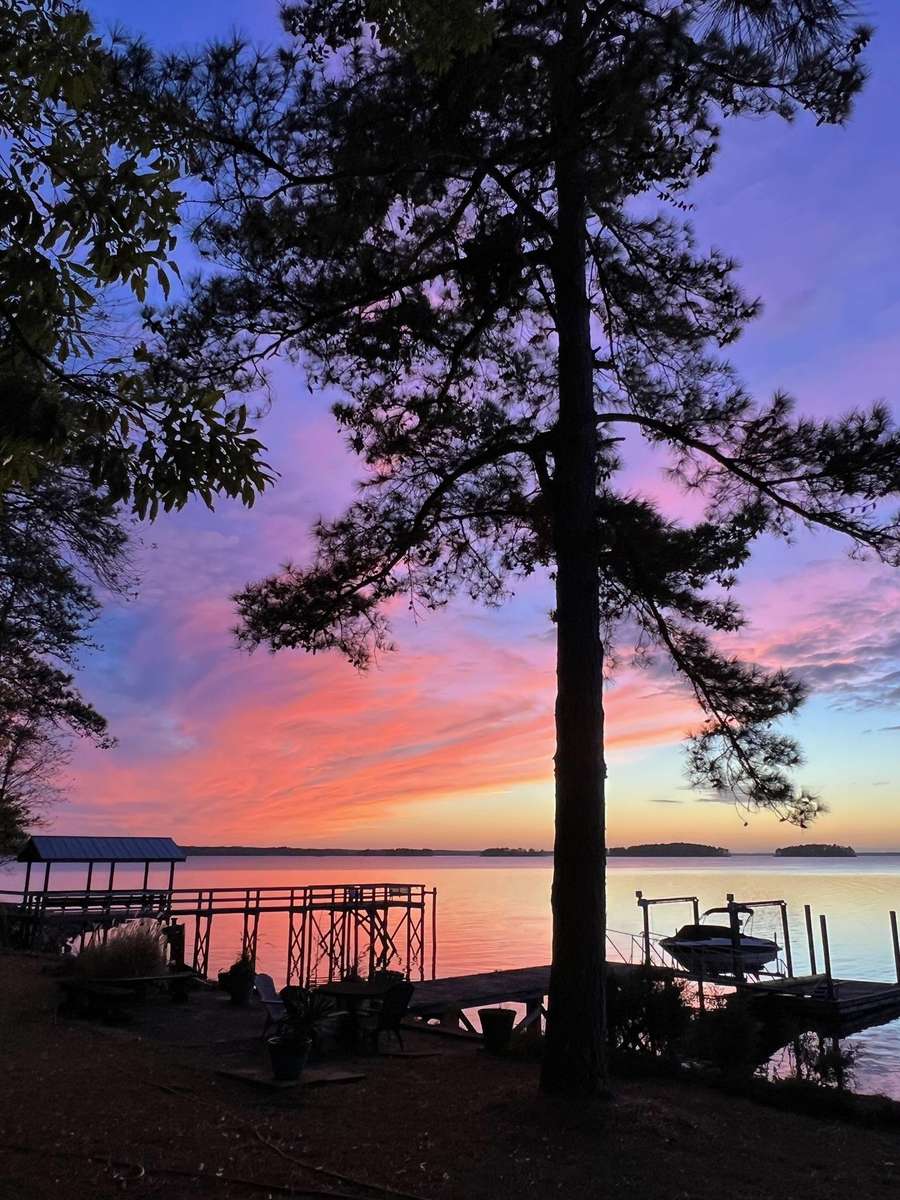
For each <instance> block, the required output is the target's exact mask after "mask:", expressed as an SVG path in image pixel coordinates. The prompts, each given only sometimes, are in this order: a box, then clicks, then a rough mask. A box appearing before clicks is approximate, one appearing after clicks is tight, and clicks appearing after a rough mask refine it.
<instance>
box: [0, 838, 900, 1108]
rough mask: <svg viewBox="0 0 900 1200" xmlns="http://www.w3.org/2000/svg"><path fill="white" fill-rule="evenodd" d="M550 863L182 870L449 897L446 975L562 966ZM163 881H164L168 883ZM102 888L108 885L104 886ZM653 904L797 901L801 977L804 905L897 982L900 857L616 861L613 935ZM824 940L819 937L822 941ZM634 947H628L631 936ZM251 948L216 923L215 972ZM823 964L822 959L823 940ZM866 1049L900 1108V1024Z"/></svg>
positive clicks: (2, 878)
mask: <svg viewBox="0 0 900 1200" xmlns="http://www.w3.org/2000/svg"><path fill="white" fill-rule="evenodd" d="M551 870H552V864H551V862H550V860H549V859H480V858H462V857H460V858H456V857H438V856H435V857H433V858H370V857H366V858H330V857H328V858H312V857H309V858H307V857H302V858H301V857H293V858H290V857H285V858H281V857H268V856H266V857H233V858H232V857H221V858H219V857H216V858H213V857H210V858H194V859H190V860H188V862H186V863H184V864H182V865H181V866H179V867H178V868H177V872H176V887H200V886H203V887H226V886H241V887H246V886H253V887H256V886H265V885H279V886H283V885H292V884H297V885H300V884H305V883H320V884H322V883H328V884H331V883H335V884H339V883H391V882H397V883H423V884H425V885H426V886H428V887H436V888H437V895H438V901H437V911H438V938H437V945H438V953H437V973H438V975H461V974H467V973H469V972H475V971H488V970H499V969H503V968H510V967H527V966H536V965H538V964H541V963H546V962H549V959H550V880H551ZM20 879H21V868H18V867H15V866H7V867H5V868H2V869H0V888H7V887H13V886H15V885H16V883H17V882H18V881H19V880H20ZM83 879H84V871H83V869H81V868H70V867H56V868H54V870H53V875H52V877H51V886H52V887H67V886H73V887H74V886H79V885H81V886H83ZM153 881H154V882H158V883H162V882H163V881H164V875H163V874H159V873H158V874H156V875H154V877H153ZM98 882H99V880H98ZM139 882H140V872H136V871H134V872H133V871H130V870H128V869H125V868H122V869H120V871H119V872H117V875H116V885H117V886H127V885H128V884H131V883H139ZM638 888H640V889H642V890H643V892H644V894H645V896H690V895H696V896H697V897H698V898H699V900H700V906H701V909H705V908H709V907H712V906H714V905H718V904H722V903H724V900H725V894H726V892H733V893H735V896H736V898H737V899H738V900H780V899H783V900H786V901H787V904H788V911H789V914H790V923H791V939H792V945H793V951H794V969H795V972H796V973H798V974H801V973H806V971H807V970H808V955H807V948H806V931H805V924H804V917H803V905H804V904H809V905H811V906H812V910H813V913H814V915H815V918H816V929H817V930H818V915H819V914H820V913H824V914H826V916H827V918H828V931H829V938H830V943H831V959H832V970H833V972H834V974H835V975H836V976H838V977H840V976H843V977H845V978H854V979H881V980H888V981H893V979H894V978H895V975H894V962H893V953H892V949H891V935H890V924H889V916H888V914H889V912H890V910H891V909H894V910H898V911H900V856H897V857H895V856H891V855H871V856H864V857H858V858H855V859H816V860H809V859H775V858H771V857H768V856H755V855H733V856H732V857H730V858H721V859H716V858H692V859H677V860H672V859H659V858H656V859H649V858H648V859H640V858H629V859H611V860H610V862H609V869H608V872H607V892H608V904H609V926H610V928H611V929H613V930H619V931H623V932H625V933H635V934H638V933H640V930H641V917H640V912H639V910H638V908H637V906H636V903H635V895H634V893H635V890H636V889H638ZM689 914H690V909H689V907H688V906H687V905H685V906H681V907H677V906H673V907H672V908H668V907H662V908H658V909H655V910H653V926H654V932H655V933H657V934H660V935H664V934H667V933H672V932H674V930H675V928H676V927H677V926H678V925H680V924H683V923H685V922H686V921H687V920H688V918H689ZM754 921H755V923H754V925H753V928H752V932H753V933H756V934H762V935H765V934H767V933H768V934H774V935H775V936H777V940H778V942H779V944H780V943H781V941H782V936H781V930H780V923H779V924H778V926H777V927H776V921H778V917H777V911H773V912H772V913H771V914H770V915H766V914H765V913H759V914H758V915H757V916H756V917H755V919H754ZM284 924H285V923H284V922H283V921H278V920H277V919H276V918H275V917H274V916H272V917H269V918H264V919H263V921H262V923H261V925H260V930H259V949H258V954H259V963H260V966H261V967H262V968H263V969H266V968H268V969H270V971H271V973H272V974H273V975H274V976H275V977H276V979H277V978H279V976H280V977H282V978H283V975H284V962H285V929H284ZM817 938H818V934H817ZM619 941H620V942H621V943H622V945H623V948H626V949H627V939H623V938H619ZM239 950H240V932H239V927H238V926H235V927H234V928H233V929H228V928H223V927H222V926H220V925H217V923H214V925H213V936H212V944H211V947H210V966H211V968H212V969H213V970H215V969H217V968H218V967H221V966H225V965H227V964H228V963H229V962H230V961H231V960H232V959H233V958H234V956H235V954H236V953H237V952H238V951H239ZM817 955H818V966H819V969H820V970H821V966H822V958H821V949H820V947H819V946H818V940H817ZM850 1042H851V1044H852V1045H854V1046H856V1047H858V1049H859V1059H858V1065H857V1071H856V1077H857V1087H858V1088H859V1090H861V1091H880V1092H884V1093H885V1094H888V1095H892V1096H894V1097H896V1098H900V1021H894V1022H892V1023H891V1024H888V1025H882V1026H879V1027H877V1028H874V1029H870V1030H866V1031H865V1032H864V1033H861V1034H858V1035H855V1036H854V1037H853V1038H852V1039H850Z"/></svg>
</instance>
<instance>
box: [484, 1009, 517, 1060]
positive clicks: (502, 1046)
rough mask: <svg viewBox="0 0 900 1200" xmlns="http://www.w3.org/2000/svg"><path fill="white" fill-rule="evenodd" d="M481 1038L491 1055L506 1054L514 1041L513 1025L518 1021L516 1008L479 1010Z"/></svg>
mask: <svg viewBox="0 0 900 1200" xmlns="http://www.w3.org/2000/svg"><path fill="white" fill-rule="evenodd" d="M478 1016H479V1018H480V1020H481V1036H482V1038H483V1040H484V1048H485V1050H487V1051H488V1052H489V1053H491V1054H504V1053H505V1052H506V1051H507V1050H508V1049H509V1043H510V1041H511V1040H512V1031H513V1024H514V1022H515V1019H516V1010H515V1009H514V1008H479V1010H478Z"/></svg>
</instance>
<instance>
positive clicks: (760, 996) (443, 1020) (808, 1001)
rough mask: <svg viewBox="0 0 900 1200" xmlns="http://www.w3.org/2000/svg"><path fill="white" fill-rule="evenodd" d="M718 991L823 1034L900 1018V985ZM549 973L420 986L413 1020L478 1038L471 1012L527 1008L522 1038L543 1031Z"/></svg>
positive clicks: (786, 985)
mask: <svg viewBox="0 0 900 1200" xmlns="http://www.w3.org/2000/svg"><path fill="white" fill-rule="evenodd" d="M650 969H651V970H652V971H653V972H654V973H655V974H656V975H657V977H659V978H665V977H669V978H681V979H686V980H688V981H689V982H696V979H695V977H694V976H691V975H689V974H688V973H687V972H685V971H679V970H677V969H675V968H672V967H662V966H654V967H652V968H650ZM607 970H608V971H609V972H610V973H611V975H613V976H614V977H615V976H616V975H619V976H623V975H627V974H631V973H634V972H641V971H645V970H647V968H646V966H645V965H644V964H643V963H642V962H636V963H626V962H607ZM718 983H719V985H721V986H727V987H730V988H734V987H736V988H737V989H738V990H740V991H741V992H742V993H743V994H745V995H748V996H749V997H751V999H752V1000H753V1001H754V1002H755V1003H758V1004H759V1012H760V1016H765V1015H772V1016H774V1015H776V1012H777V1015H778V1016H779V1017H787V1018H789V1019H791V1020H793V1021H795V1022H796V1023H797V1024H798V1025H806V1027H808V1028H821V1029H822V1030H827V1031H828V1032H834V1033H835V1034H845V1033H849V1032H852V1031H853V1030H854V1029H860V1028H864V1027H866V1026H868V1025H872V1024H878V1023H880V1022H881V1021H889V1020H893V1019H894V1018H896V1017H900V983H885V982H882V981H879V980H864V979H829V978H828V977H827V976H825V975H808V976H803V977H795V978H791V979H788V978H784V979H766V980H754V981H749V980H748V981H745V982H743V983H737V982H736V981H735V980H734V979H721V980H719V981H718ZM549 987H550V967H549V966H540V967H518V968H515V969H512V970H509V971H485V972H482V973H480V974H476V975H457V976H451V977H449V978H443V979H431V980H426V981H424V982H422V983H417V984H416V990H415V992H414V994H413V998H412V1001H411V1003H410V1008H409V1011H410V1015H411V1016H413V1017H416V1018H418V1019H420V1020H423V1021H435V1020H436V1021H438V1022H439V1025H440V1028H441V1029H442V1030H449V1031H457V1032H458V1031H465V1032H469V1033H474V1032H476V1030H475V1027H474V1026H473V1024H472V1022H471V1021H470V1020H469V1018H468V1017H467V1016H466V1010H471V1009H474V1008H479V1007H483V1006H487V1005H491V1004H504V1003H506V1004H524V1005H525V1015H524V1017H523V1018H522V1020H521V1021H520V1022H519V1024H518V1025H517V1026H516V1031H517V1032H523V1031H524V1030H526V1029H528V1028H530V1027H532V1026H536V1027H539V1026H538V1019H539V1018H540V1017H541V1016H544V1017H545V1016H546V1015H547V1014H546V997H547V992H548V990H549Z"/></svg>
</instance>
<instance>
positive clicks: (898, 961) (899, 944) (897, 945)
mask: <svg viewBox="0 0 900 1200" xmlns="http://www.w3.org/2000/svg"><path fill="white" fill-rule="evenodd" d="M891 941H892V942H893V944H894V973H895V974H896V976H897V982H898V983H900V937H898V936H897V914H896V913H895V912H894V910H893V909H891Z"/></svg>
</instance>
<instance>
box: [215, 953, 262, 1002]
mask: <svg viewBox="0 0 900 1200" xmlns="http://www.w3.org/2000/svg"><path fill="white" fill-rule="evenodd" d="M255 978H256V971H255V968H254V966H253V959H252V958H251V957H250V955H249V954H248V953H247V951H246V950H244V951H243V952H242V954H241V956H240V958H237V959H235V961H234V962H233V963H232V964H231V966H230V967H229V968H228V970H227V971H220V972H219V985H220V987H223V988H224V989H225V991H226V992H227V993H228V995H229V996H230V997H231V1003H232V1004H241V1005H246V1004H249V1003H250V997H251V995H252V994H253V983H254V980H255Z"/></svg>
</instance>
